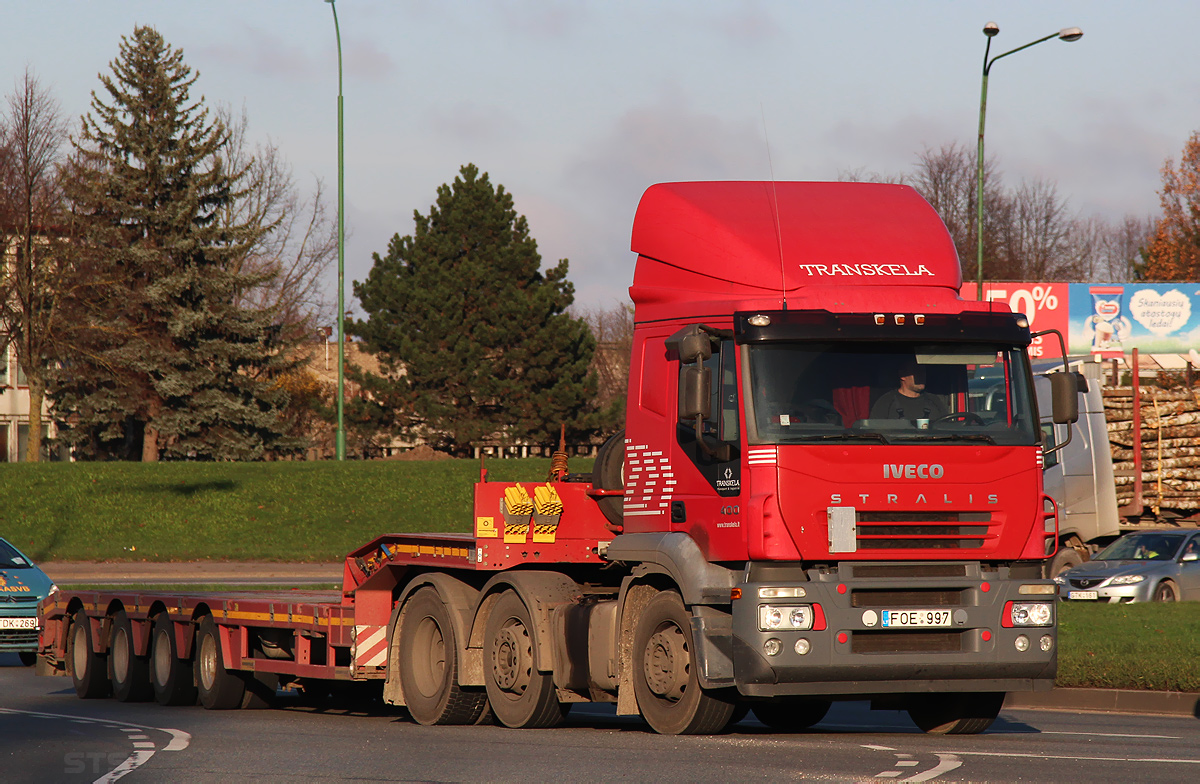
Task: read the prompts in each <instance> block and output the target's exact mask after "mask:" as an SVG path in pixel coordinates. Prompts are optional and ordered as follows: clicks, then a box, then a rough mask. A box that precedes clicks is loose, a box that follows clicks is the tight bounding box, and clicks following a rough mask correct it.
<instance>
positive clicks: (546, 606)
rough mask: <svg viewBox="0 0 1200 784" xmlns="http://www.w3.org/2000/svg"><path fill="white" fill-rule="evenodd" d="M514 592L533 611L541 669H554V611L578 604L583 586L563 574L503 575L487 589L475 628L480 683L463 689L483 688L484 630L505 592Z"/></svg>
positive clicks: (473, 647)
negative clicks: (560, 606) (562, 606)
mask: <svg viewBox="0 0 1200 784" xmlns="http://www.w3.org/2000/svg"><path fill="white" fill-rule="evenodd" d="M508 589H511V590H514V591H516V592H517V595H518V596H520V597H521V601H523V602H524V603H525V607H526V608H527V609H528V610H529V617H530V620H532V621H533V628H532V629H531V630H530V631H531V632H532V633H533V646H534V650H536V651H537V668H538V671H540V672H550V671H552V670H553V669H554V640H553V636H552V632H551V629H552V628H553V625H552V624H553V621H552V616H553V614H554V608H555V607H558V606H559V605H562V604H567V603H569V602H573V601H575V599H576V598H577V597H578V596H579V594H580V589H579V584H578V583H576V582H575V581H574V580H572V579H571V578H569V577H567V576H566V575H565V574H561V573H559V572H540V571H539V572H521V571H515V572H501V573H500V574H497V575H496V576H494V577H493V578H492V579H490V580H488V581H487V584H486V585H484V587H483V591H482V593H483V596H484V599H483V601H482V602H481V603H480V605H479V609H478V610H477V611H476V613H475V619H474V623H473V625H472V627H471V638H470V649H471V650H470V654H471V655H472V656H473V657H474V659H475V660H476V661H478V667H479V682H478V683H474V682H472V683H470V684H468V683H467V682H466V681H462V683H463V685H471V686H478V685H483V650H484V645H485V640H484V639H483V630H484V628H485V627H486V626H487V620H488V615H489V614H490V613H491V610H492V606H493V605H495V603H496V601H497V600H498V599H499V598H500V594H501V593H503V592H504V591H505V590H508Z"/></svg>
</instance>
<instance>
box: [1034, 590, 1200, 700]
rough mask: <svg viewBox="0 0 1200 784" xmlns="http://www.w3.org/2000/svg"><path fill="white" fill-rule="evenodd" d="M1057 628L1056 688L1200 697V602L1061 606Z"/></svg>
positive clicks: (1073, 604)
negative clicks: (1129, 691)
mask: <svg viewBox="0 0 1200 784" xmlns="http://www.w3.org/2000/svg"><path fill="white" fill-rule="evenodd" d="M1058 629H1059V644H1058V679H1057V685H1058V686H1062V687H1082V688H1094V689H1148V690H1152V691H1186V692H1200V668H1198V667H1197V666H1196V663H1197V662H1200V602H1179V603H1174V604H1126V605H1109V604H1086V603H1082V602H1078V603H1073V602H1072V603H1068V602H1063V603H1060V604H1059V606H1058Z"/></svg>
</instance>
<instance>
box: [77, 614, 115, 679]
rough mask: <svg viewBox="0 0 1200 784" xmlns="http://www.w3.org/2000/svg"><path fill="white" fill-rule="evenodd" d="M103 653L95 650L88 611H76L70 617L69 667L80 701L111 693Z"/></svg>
mask: <svg viewBox="0 0 1200 784" xmlns="http://www.w3.org/2000/svg"><path fill="white" fill-rule="evenodd" d="M104 658H105V657H104V654H102V653H95V652H94V651H93V650H92V622H91V620H89V619H88V617H87V613H85V612H84V611H83V610H77V611H76V612H75V614H74V615H73V616H71V631H70V636H69V637H68V638H67V670H68V671H69V672H70V673H71V681H72V682H73V683H74V684H75V693H76V694H78V695H79V698H80V699H81V700H95V699H100V698H102V697H107V696H108V695H110V694H112V684H111V683H110V682H109V680H108V667H107V666H106V662H105V660H104Z"/></svg>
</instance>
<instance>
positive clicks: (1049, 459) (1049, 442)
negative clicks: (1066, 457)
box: [1042, 422, 1058, 470]
mask: <svg viewBox="0 0 1200 784" xmlns="http://www.w3.org/2000/svg"><path fill="white" fill-rule="evenodd" d="M1057 435H1058V434H1057V433H1055V432H1054V425H1053V424H1051V423H1050V422H1043V423H1042V451H1043V453H1044V452H1047V451H1049V450H1051V449H1053V448H1054V447H1055V446H1056V445H1057V444H1058V438H1057ZM1045 461H1046V463H1045V466H1044V468H1043V469H1042V470H1045V469H1046V468H1053V467H1054V466H1056V465H1058V452H1054V453H1051V454H1048V455H1045Z"/></svg>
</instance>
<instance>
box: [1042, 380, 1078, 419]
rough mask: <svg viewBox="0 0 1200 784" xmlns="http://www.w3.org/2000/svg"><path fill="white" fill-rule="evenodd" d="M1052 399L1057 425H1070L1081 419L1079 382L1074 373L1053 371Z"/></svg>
mask: <svg viewBox="0 0 1200 784" xmlns="http://www.w3.org/2000/svg"><path fill="white" fill-rule="evenodd" d="M1048 378H1049V379H1050V399H1051V401H1052V404H1051V405H1052V407H1053V414H1052V418H1053V420H1054V424H1056V425H1069V424H1071V423H1073V422H1078V421H1079V382H1078V381H1077V380H1076V378H1075V374H1074V373H1051V374H1049V376H1048Z"/></svg>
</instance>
